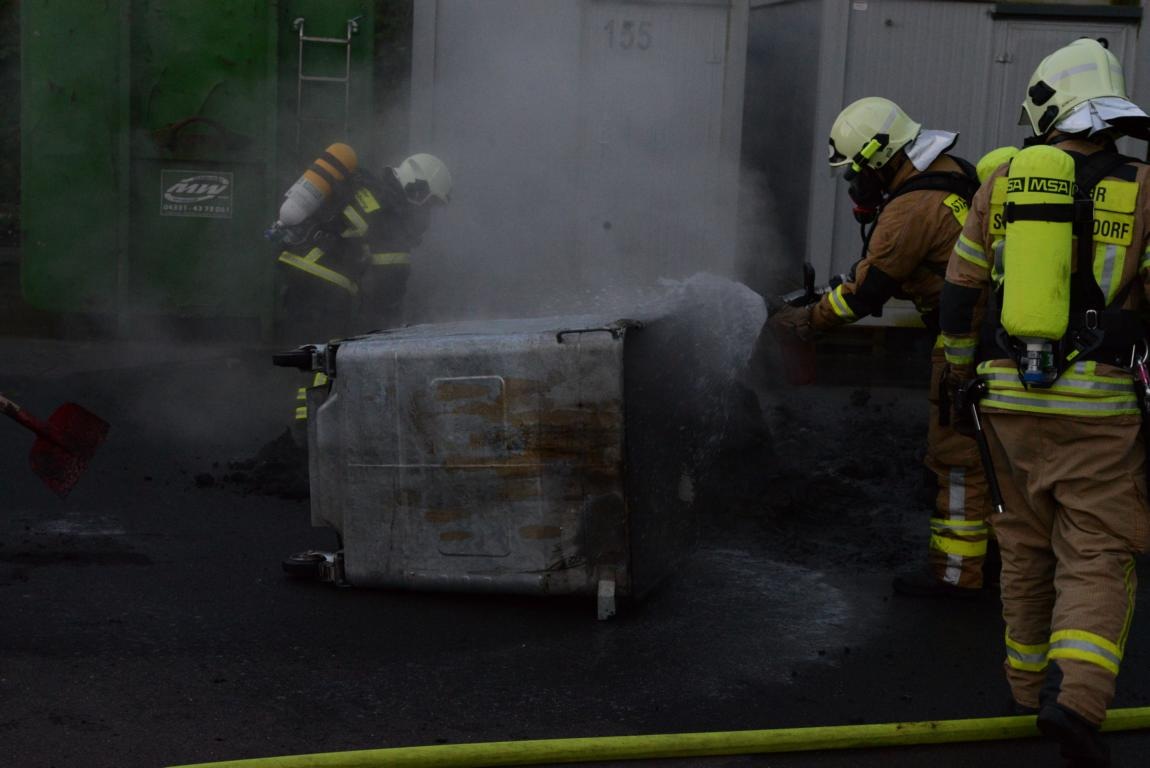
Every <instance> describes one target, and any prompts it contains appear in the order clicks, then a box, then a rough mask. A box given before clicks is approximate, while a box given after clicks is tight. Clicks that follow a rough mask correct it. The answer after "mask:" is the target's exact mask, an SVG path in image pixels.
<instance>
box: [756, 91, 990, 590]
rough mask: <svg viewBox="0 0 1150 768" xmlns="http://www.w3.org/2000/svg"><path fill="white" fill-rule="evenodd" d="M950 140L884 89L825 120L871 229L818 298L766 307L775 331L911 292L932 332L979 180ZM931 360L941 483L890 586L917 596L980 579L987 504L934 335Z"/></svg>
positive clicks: (929, 456)
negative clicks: (917, 554)
mask: <svg viewBox="0 0 1150 768" xmlns="http://www.w3.org/2000/svg"><path fill="white" fill-rule="evenodd" d="M957 139H958V135H957V134H955V133H951V132H948V131H937V130H923V129H922V127H921V125H920V124H918V123H916V122H914V121H913V120H911V119H910V118H909V117H908V116H907V115H906V114H905V113H904V112H903V111H902V109H900V108H899V107H898V105H896V104H895V103H894V102H892V101H889V100H888V99H883V98H877V97H871V98H865V99H861V100H859V101H856V102H855V103H853V104H851V105H849V106H848V107H847V108H846V109H844V110H843V111H842V112H841V113H840V114H839V116H838V118H837V119H836V120H835V122H834V125H833V126H832V128H831V136H830V164H831V165H832V166H835V167H839V166H846V167H847V173H846V177H847V179H848V181H849V182H850V196H851V199H852V200H853V201H854V203H855V216H856V218H858V219H859V221H860V222H861V223H863V224H864V226H865V225H866V224H867V223H868V222H872V221H873V228H872V229H871V230H870V234H869V236H867V237H866V239H865V250H864V253H863V256H862V259H861V260H860V261H859V262H858V263H856V264H855V266H854V268H853V269H852V270H851V274H850V275H849V276H848V278H847V279H846V280H845V281H844V282H842V283H841V284H839V285H838V286H836V287H834V288H833V289H832V290H831V291H830V292H828V293H827V294H825V295H824V296H823V297H822V299H821V300H820V301H819V302H818V303H817V304H814V305H811V306H808V307H802V308H795V307H783V308H782V309H781V311H777V312H776V313H775V314H773V315H772V317H771V318H770V319H769V320H768V326H770V327H771V328H772V330H773V331H774V333H775V335H776V336H786V335H794V336H797V337H799V338H800V339H804V340H805V339H810V338H812V337H813V335H814V334H815V332H816V331H829V330H831V329H833V328H835V327H837V326H840V325H843V324H846V323H853V322H855V321H856V320H858V319H860V318H862V317H865V316H866V315H877V314H879V313H880V312H881V310H882V307H883V305H884V304H885V303H886V302H887V300H888V299H890V298H892V297H899V298H909V299H911V300H913V301H914V304H915V306H916V308H917V309H918V311H919V313H920V314H921V316H922V319H923V323H924V324H925V325H926V327H927V328H928V329H930V330H931V331H933V332H935V333H937V331H938V300H939V295H940V294H941V292H942V283H943V275H944V274H945V272H946V263H947V260H948V258H949V257H950V253H951V251H952V250H953V248H954V243H955V240H957V239H958V233H959V232H960V231H961V229H962V222H963V221H964V220H965V218H966V214H967V210H968V204H969V201H970V199H971V197H972V196H973V195H974V192H975V190H976V189H977V188H978V179H977V176H976V172H975V169H974V168H973V167H971V166H970V164H969V163H967V162H966V161H964V160H961V159H959V158H956V157H953V156H951V155H949V154H948V151H949V150H950V149H951V147H953V146H954V144H955V142H956V141H957ZM876 215H877V219H875V216H876ZM931 360H932V371H931V389H930V412H931V413H930V426H929V428H928V433H927V453H926V465H927V467H928V469H929V470H930V476H931V477H932V478H934V479H936V480H937V492H936V493H935V503H934V507H935V512H934V514H933V515H932V516H931V518H930V533H931V535H930V539H929V548H928V553H927V554H928V558H927V567H925V568H923V567H919V568H915V569H914V570H913V571H911V572H909V573H907V574H905V575H901V576H899V577H898V578H896V579H895V582H894V587H895V589H896V590H897V591H899V592H901V593H905V594H912V595H916V596H932V597H933V596H942V597H950V596H956V597H964V596H968V595H974V594H977V590H978V589H979V588H980V587H981V586H982V578H983V573H982V565H983V561H984V559H985V556H986V552H987V541H988V537H989V534H988V530H987V524H986V517H987V511H988V509H989V504H988V500H987V494H986V483H985V478H984V476H983V473H982V466H981V464H980V462H979V455H978V448H977V446H976V445H975V443H974V441H973V440H972V439H970V438H969V437H967V436H964V435H960V434H958V433H957V432H955V430H954V429H953V427H952V426H951V425H950V424H949V422H948V421H947V419H946V416H947V415H949V411H948V409H946V408H943V409H941V411H940V408H939V389H938V383H939V381H940V379H941V376H942V372H943V366H944V365H945V358H944V355H943V350H942V347H941V343H936V344H935V346H934V350H933V352H932V356H931ZM940 413H942V414H943V418H941V419H940V418H939V414H940Z"/></svg>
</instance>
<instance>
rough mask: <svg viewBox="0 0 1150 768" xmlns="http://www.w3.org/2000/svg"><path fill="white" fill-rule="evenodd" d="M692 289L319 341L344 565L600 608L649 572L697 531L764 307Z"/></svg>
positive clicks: (314, 440)
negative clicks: (734, 391)
mask: <svg viewBox="0 0 1150 768" xmlns="http://www.w3.org/2000/svg"><path fill="white" fill-rule="evenodd" d="M690 285H691V286H693V288H694V294H695V295H696V298H698V299H699V300H698V301H696V302H695V311H691V310H690V306H691V300H690V297H691V295H692V291H691V290H688V291H686V294H687V299H686V300H679V301H678V302H667V303H665V304H664V305H663V306H662V307H661V308H659V309H656V310H654V311H648V312H646V313H643V315H642V319H641V320H625V319H619V318H618V316H570V317H560V318H545V319H530V320H499V321H475V322H463V323H455V324H441V325H423V326H414V327H410V328H402V329H397V330H393V331H387V332H381V333H375V334H371V335H368V336H362V337H357V338H352V339H347V340H344V341H342V342H337V343H335V344H333V345H329V346H327V347H319V348H318V352H317V353H316V354H315V355H314V360H315V361H317V362H316V364H315V365H311V366H304V367H312V368H313V369H317V370H324V371H326V372H328V373H329V375H330V376H331V378H330V383H329V385H328V386H327V387H320V388H315V389H312V390H310V394H309V402H308V405H309V411H310V414H311V417H310V419H309V435H308V442H309V461H310V475H311V505H312V506H311V516H312V522H313V524H315V525H317V526H331V527H332V528H334V529H335V530H336V531H337V532H338V533H339V536H340V540H341V543H342V554H341V557H340V558H338V559H337V560H336V561H335V562H336V564H337V566H338V567H337V569H336V571H337V572H336V573H335V574H334V577H335V578H336V579H337V580H338V579H342V580H343V581H346V582H347V583H349V584H352V585H356V586H370V587H404V588H414V589H447V590H458V591H498V592H514V593H529V594H563V595H583V594H585V595H599V597H600V614H601V615H603V614H604V612H606V613H608V614H609V613H610V612H613V610H614V606H613V596H614V595H618V596H620V597H627V596H640V595H642V594H643V593H645V592H646V591H648V590H649V589H650V588H651V587H653V586H654V585H655V584H656V583H657V582H658V581H659V580H660V579H662V578H663V577H664V576H666V575H667V574H668V573H669V572H670V571H671V569H672V568H674V566H675V565H676V564H677V563H679V562H680V561H681V560H682V559H683V558H684V557H685V556H686V555H687V554H688V553H689V552H690V550H691V548H692V546H693V544H694V541H695V538H696V528H697V525H696V522H697V515H698V511H699V510H698V509H697V507H698V494H697V492H696V491H697V488H698V487H699V484H700V481H701V480H703V479H704V478H705V477H707V476H708V473H710V472H711V470H712V469H713V468H714V462H715V460H716V451H715V449H716V447H717V445H718V441H719V439H720V438H721V436H722V434H723V432H724V431H725V430H727V429H729V425H730V421H731V420H730V419H729V418H728V414H727V413H726V411H725V409H726V407H727V403H726V400H725V398H726V396H727V391H728V388H729V387H730V385H731V382H732V377H733V375H734V373H735V370H736V368H737V365H738V363H739V361H741V360H745V359H746V357H747V356H748V354H749V351H750V346H751V344H752V343H753V341H754V338H755V334H756V333H757V331H758V327H759V326H760V325H761V323H762V320H763V312H762V309H761V306H762V302H761V300H760V299H758V297H757V296H755V295H754V294H753V293H751V292H750V291H749V290H747V289H745V288H743V287H742V286H738V287H737V291H738V292H736V293H731V291H732V290H735V289H732V288H730V286H735V284H734V283H729V282H727V281H722V280H720V279H718V278H709V282H708V281H706V280H704V281H701V282H700V283H699V284H695V283H692V284H690ZM724 291H725V292H724ZM680 299H682V297H681V296H680ZM740 302H745V303H740ZM724 314H725V316H726V317H727V318H728V322H726V324H724V319H723V317H724ZM700 318H705V320H703V321H701V320H700ZM731 361H733V362H734V364H733V365H732V364H730V362H731Z"/></svg>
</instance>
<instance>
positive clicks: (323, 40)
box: [292, 16, 363, 158]
mask: <svg viewBox="0 0 1150 768" xmlns="http://www.w3.org/2000/svg"><path fill="white" fill-rule="evenodd" d="M362 18H363V17H362V16H356V17H355V18H351V19H348V20H347V27H346V29H345V33H344V36H343V37H317V36H315V35H307V34H305V33H304V23H305V19H304V18H303V17H302V16H301V17H299V18H298V19H296V20H295V21H293V22H292V29H295V30H296V31H298V32H299V65H298V67H297V69H296V102H295V108H296V112H295V115H296V120H295V153H296V157H297V158H298V157H299V153H300V141H301V140H302V135H303V124H304V122H305V121H309V120H310V121H313V122H327V123H334V122H337V121H335V120H332V119H331V118H330V117H309V116H308V115H305V114H304V109H303V84H304V83H332V84H340V83H342V84H343V138H344V139H345V140H346V139H347V137H348V134H349V132H350V129H351V38H352V35H354V34H356V33H357V32H359V20H360V19H362ZM306 43H315V44H318V45H342V46H343V47H344V51H345V56H344V70H343V77H335V76H329V75H309V74H307V73H306V72H305V71H304V65H303V53H304V46H305V44H306Z"/></svg>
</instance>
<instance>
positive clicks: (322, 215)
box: [269, 144, 452, 447]
mask: <svg viewBox="0 0 1150 768" xmlns="http://www.w3.org/2000/svg"><path fill="white" fill-rule="evenodd" d="M451 188H452V179H451V174H450V173H449V172H448V170H447V167H446V166H445V165H444V164H443V162H442V161H440V160H439V159H438V158H437V157H435V156H433V155H428V154H415V155H412V156H411V157H408V158H407V159H406V160H404V161H403V162H402V163H400V164H399V165H398V166H397V167H396V168H394V169H392V168H385V169H384V171H383V173H382V174H380V175H379V176H375V175H373V174H371V173H368V172H367V171H365V170H363V169H361V168H359V167H358V160H357V157H356V154H355V151H354V150H353V149H352V148H351V147H349V146H347V145H346V144H333V145H331V146H330V147H328V148H327V150H326V151H325V152H324V153H323V154H322V155H320V157H318V158H317V159H316V160H315V162H314V163H312V164H311V166H309V167H308V169H307V170H306V171H305V172H304V174H303V176H301V177H300V179H299V180H298V181H296V183H295V184H294V185H293V186H292V187H291V189H289V190H288V192H287V193H286V195H285V200H284V203H283V205H282V206H281V208H280V215H279V219H278V220H277V221H276V223H275V225H273V227H272V228H271V230H269V236H270V237H271V238H272V239H274V240H277V241H279V242H280V243H281V244H282V245H283V247H284V248H283V250H282V251H281V253H280V254H279V259H278V261H279V265H280V267H281V268H282V269H281V276H282V280H281V283H282V287H283V290H282V302H281V312H280V314H281V318H282V321H281V326H282V327H281V331H280V333H281V335H282V336H284V337H285V338H288V339H291V340H293V341H297V342H320V341H327V340H329V339H333V338H337V337H340V336H347V335H349V334H350V333H353V332H354V333H363V332H367V331H370V330H377V329H382V328H389V327H394V326H396V325H398V324H399V323H400V322H401V320H402V311H403V297H404V293H405V289H406V285H407V278H408V273H409V272H410V269H411V254H410V251H411V249H412V248H414V247H415V246H416V245H418V244H419V242H420V240H421V239H422V237H423V234H424V233H425V232H426V230H427V227H428V224H429V218H430V211H431V208H432V207H434V206H435V205H441V204H446V203H447V202H448V200H449V199H450V196H451ZM310 384H311V386H313V387H315V386H322V385H324V384H326V379H325V377H324V376H323V374H318V373H317V374H316V375H315V377H314V378H313V380H312V381H311V382H310ZM306 399H307V388H306V387H301V388H300V389H299V391H298V392H297V395H296V411H295V417H296V421H297V422H305V421H306V419H307V405H306ZM296 439H297V443H299V442H301V441H302V439H303V438H302V436H301V435H298V434H297V435H296ZM301 447H302V446H301Z"/></svg>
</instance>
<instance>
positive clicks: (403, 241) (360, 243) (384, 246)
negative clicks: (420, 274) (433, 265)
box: [279, 172, 428, 296]
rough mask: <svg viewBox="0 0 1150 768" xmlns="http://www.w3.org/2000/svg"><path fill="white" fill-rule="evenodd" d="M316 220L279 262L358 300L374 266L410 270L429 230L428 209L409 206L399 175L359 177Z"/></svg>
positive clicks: (351, 181)
mask: <svg viewBox="0 0 1150 768" xmlns="http://www.w3.org/2000/svg"><path fill="white" fill-rule="evenodd" d="M313 218H314V219H315V221H311V220H309V221H307V222H304V224H302V225H300V226H301V227H307V228H308V233H307V235H306V236H304V237H302V238H299V241H298V242H295V243H292V244H291V245H289V247H288V248H287V249H286V250H284V251H283V252H282V253H281V254H280V256H279V261H280V262H281V263H282V264H285V265H287V266H289V267H293V268H295V269H299V270H301V271H303V272H305V273H307V274H309V275H311V276H312V277H314V278H317V279H319V280H323V281H325V282H327V283H328V284H330V285H333V286H335V287H337V288H340V289H342V290H343V291H346V292H347V293H348V294H350V295H351V296H358V295H359V293H360V290H361V287H362V286H361V282H362V281H363V280H364V278H365V276H366V275H369V274H370V272H369V270H370V269H371V268H372V267H400V268H407V267H408V265H409V264H410V262H411V253H410V252H411V249H412V248H414V247H415V246H417V245H418V244H419V242H420V240H421V238H422V237H423V233H424V232H425V231H426V230H427V224H428V210H427V209H426V208H425V207H418V206H413V205H411V203H409V202H408V201H407V199H406V197H405V196H404V194H403V189H402V187H401V186H400V184H399V180H398V179H396V178H395V175H394V174H392V173H388V174H386V175H385V176H384V178H382V179H377V178H376V177H374V176H371V175H370V174H367V173H365V172H359V173H357V174H355V175H354V176H352V177H351V179H349V183H348V184H347V185H346V189H345V191H344V192H343V193H342V194H340V195H338V196H336V198H335V199H334V200H333V201H331V202H329V203H328V204H327V205H325V206H324V208H323V209H321V210H320V211H319V212H318V213H317V214H316V215H315V216H314V217H313Z"/></svg>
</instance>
